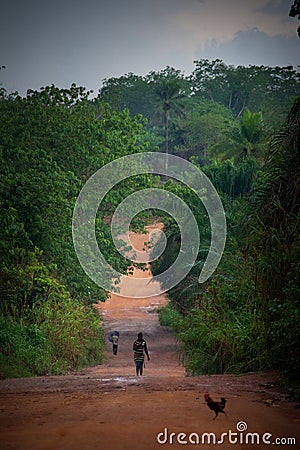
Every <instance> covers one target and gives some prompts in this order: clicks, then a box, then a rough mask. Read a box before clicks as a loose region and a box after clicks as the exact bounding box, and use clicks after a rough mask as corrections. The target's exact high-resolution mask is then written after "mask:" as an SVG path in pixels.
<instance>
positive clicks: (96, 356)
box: [0, 297, 104, 378]
mask: <svg viewBox="0 0 300 450" xmlns="http://www.w3.org/2000/svg"><path fill="white" fill-rule="evenodd" d="M103 348H104V337H103V329H102V327H101V318H100V316H99V315H98V314H97V312H96V311H95V310H93V309H92V308H91V307H90V306H86V305H83V304H82V303H81V302H80V301H79V300H74V299H71V298H69V297H66V298H51V299H48V300H47V301H46V302H44V303H35V305H34V306H33V308H31V309H27V311H26V312H25V313H24V315H23V317H22V319H18V318H16V317H15V318H13V317H10V316H6V317H4V316H1V317H0V377H1V378H11V377H26V376H33V375H46V374H62V373H65V372H66V371H68V370H74V369H80V368H81V367H83V366H84V365H88V364H96V363H100V362H101V360H102V355H103Z"/></svg>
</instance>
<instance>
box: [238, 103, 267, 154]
mask: <svg viewBox="0 0 300 450" xmlns="http://www.w3.org/2000/svg"><path fill="white" fill-rule="evenodd" d="M240 130H241V136H242V138H243V140H244V142H245V147H244V153H245V156H250V155H251V153H253V152H255V150H257V149H256V148H255V147H256V146H257V145H258V144H259V143H260V142H261V139H262V136H263V122H262V117H261V113H259V112H254V113H252V112H251V111H250V110H249V109H248V108H245V109H244V114H243V116H242V118H241V119H240Z"/></svg>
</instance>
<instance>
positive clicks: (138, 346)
mask: <svg viewBox="0 0 300 450" xmlns="http://www.w3.org/2000/svg"><path fill="white" fill-rule="evenodd" d="M132 348H133V359H134V362H135V368H136V374H137V375H143V368H144V358H145V355H146V356H147V358H148V361H150V356H149V353H148V348H147V343H146V341H145V339H144V338H143V333H139V334H138V336H137V339H136V340H135V341H134V343H133V347H132Z"/></svg>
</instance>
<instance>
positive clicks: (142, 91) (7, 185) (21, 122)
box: [0, 60, 300, 385]
mask: <svg viewBox="0 0 300 450" xmlns="http://www.w3.org/2000/svg"><path fill="white" fill-rule="evenodd" d="M299 86H300V75H299V72H298V71H297V70H295V69H294V68H293V67H275V68H270V67H264V66H260V67H258V66H250V67H242V66H239V67H232V66H227V65H225V64H224V63H223V62H222V61H220V60H216V61H208V60H201V61H196V62H195V70H194V71H193V73H192V74H191V75H190V76H184V75H183V74H182V73H181V72H180V71H178V70H175V69H173V68H170V67H167V68H166V69H164V70H162V71H160V72H150V73H149V74H148V75H147V76H144V77H141V76H137V75H134V74H127V75H124V76H122V77H120V78H111V79H108V80H104V83H103V86H102V87H101V89H100V90H99V94H98V96H97V97H96V98H94V99H93V100H89V93H88V92H86V90H85V89H84V88H79V87H76V86H72V87H71V88H70V89H69V90H62V89H57V88H56V87H54V86H51V87H47V88H44V89H42V90H41V91H40V92H32V91H30V92H28V94H27V96H26V97H25V98H21V97H19V96H18V95H7V94H6V93H5V90H2V97H1V100H0V118H1V121H0V136H1V141H0V149H1V155H0V157H1V204H0V208H1V215H0V221H1V227H0V233H1V238H0V252H1V267H0V276H1V290H0V297H1V314H2V316H1V321H0V324H1V326H0V330H1V331H0V333H1V334H0V356H1V359H0V361H1V373H0V375H1V376H15V375H28V374H41V373H59V372H63V371H65V370H69V369H71V368H76V367H80V366H82V365H84V364H89V363H94V362H96V361H101V354H102V347H103V336H102V331H101V324H100V323H99V321H100V318H99V316H97V315H95V312H94V311H93V309H92V307H91V305H92V304H93V302H95V301H98V300H105V295H106V294H105V292H103V291H101V289H99V288H98V287H97V286H96V285H94V284H93V283H92V282H91V281H89V279H88V278H87V276H86V275H85V274H84V272H83V271H82V269H81V268H80V265H79V264H78V261H77V259H76V255H75V252H74V249H73V244H72V236H71V222H72V211H73V208H74V204H75V199H76V197H77V195H78V193H79V191H80V189H81V187H82V186H83V184H84V182H85V181H86V180H87V179H88V178H89V176H90V175H91V174H93V173H94V172H95V171H96V170H97V169H99V168H100V167H102V166H103V165H105V164H106V163H108V162H109V161H112V160H114V159H116V158H118V157H120V156H123V155H126V154H132V153H137V152H142V151H145V150H151V151H157V150H159V151H163V152H166V153H170V154H175V155H178V156H181V157H183V158H186V159H188V160H190V161H192V162H193V163H194V164H196V165H198V166H199V167H201V169H202V170H203V171H204V173H205V174H206V175H207V176H208V177H209V178H210V180H211V181H212V183H213V184H214V186H215V187H216V189H217V190H218V192H219V195H220V196H221V198H222V202H223V205H224V209H225V212H226V220H227V225H228V233H227V243H226V248H225V251H224V254H223V257H222V260H221V263H220V265H219V266H218V268H217V270H216V272H215V273H214V274H213V276H212V277H211V278H210V279H209V280H208V281H207V282H205V283H204V284H202V285H200V284H199V283H198V276H199V272H200V269H201V267H202V265H203V263H204V260H205V257H206V255H207V252H208V248H209V244H210V225H209V220H208V218H207V216H206V213H205V209H204V207H203V205H202V204H201V203H200V204H199V200H198V198H197V197H196V195H195V194H194V193H193V192H191V190H189V189H188V188H187V187H186V186H183V185H181V184H180V183H177V182H174V180H171V179H169V180H167V179H165V178H163V179H161V180H158V183H159V186H160V188H162V189H167V190H170V191H172V192H174V193H176V194H177V195H179V196H180V197H181V198H183V200H184V201H185V202H186V203H187V204H189V206H190V208H191V210H192V211H193V214H194V216H195V218H196V220H197V223H198V226H199V230H200V235H201V249H200V252H199V255H198V258H197V261H196V263H195V265H194V267H193V268H192V270H191V271H190V273H189V275H188V276H187V277H186V278H185V279H184V280H183V281H182V282H181V283H179V284H178V285H177V286H176V287H174V288H173V289H172V290H171V291H169V293H168V294H169V299H170V302H169V304H168V306H167V307H166V308H165V309H163V310H162V311H161V321H162V323H164V324H167V325H169V326H171V327H172V329H173V330H174V332H175V334H176V336H177V338H178V341H179V343H180V346H181V349H182V356H183V362H184V364H185V366H186V369H187V371H188V373H190V374H198V373H223V372H245V371H253V370H266V369H279V370H280V371H281V373H282V374H283V376H284V377H285V378H286V379H288V380H289V383H290V384H294V385H296V380H297V376H298V373H299V369H300V368H299V361H300V357H299V356H300V355H299V344H298V342H299V337H300V336H299V327H298V326H297V323H299V297H300V296H299V281H298V280H299V278H300V276H299V261H298V255H299V186H300V178H299V175H300V168H299V154H300V148H299V132H300V123H299V105H300V102H299V95H300V89H299ZM156 182H157V180H156V179H153V178H151V177H147V176H143V177H135V178H134V179H130V180H128V182H126V183H120V185H118V186H117V187H115V188H114V189H113V190H112V192H110V193H109V195H107V198H106V199H105V202H104V204H101V208H100V211H99V214H98V216H97V222H96V235H97V238H98V239H99V241H100V242H101V249H102V250H105V257H106V258H107V260H108V261H109V262H110V263H111V264H112V265H113V266H114V267H115V268H117V269H118V270H119V271H120V272H125V271H126V270H127V269H128V265H129V263H128V261H126V260H123V259H122V258H120V257H119V255H118V253H117V252H116V249H115V248H114V245H113V242H112V241H111V238H110V230H109V227H108V226H107V225H108V224H109V220H110V217H111V215H112V213H113V211H114V209H115V207H116V206H117V205H118V203H119V202H120V201H121V200H122V199H123V198H125V197H126V196H127V195H128V194H130V193H132V192H134V191H135V190H137V189H140V188H144V187H148V186H153V185H154V184H155V183H156ZM154 214H156V215H159V216H160V218H161V219H162V220H163V221H164V223H165V232H166V235H167V238H168V246H167V248H166V250H165V252H164V253H163V255H162V256H161V258H159V259H158V260H157V261H155V262H154V263H153V264H152V269H153V272H154V273H155V274H156V273H159V272H163V271H164V270H165V269H166V268H167V267H169V266H170V264H171V263H172V262H173V261H174V259H175V258H176V255H177V253H178V251H179V248H180V231H179V228H178V226H177V225H176V223H175V222H174V220H173V219H172V218H171V217H170V216H168V215H164V214H163V213H161V212H158V211H154ZM138 219H139V218H138ZM141 223H142V221H141V220H137V221H136V225H137V226H140V224H141ZM62 324H64V326H62Z"/></svg>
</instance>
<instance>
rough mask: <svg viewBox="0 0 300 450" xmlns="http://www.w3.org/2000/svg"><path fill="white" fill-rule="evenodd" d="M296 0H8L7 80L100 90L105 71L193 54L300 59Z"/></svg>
mask: <svg viewBox="0 0 300 450" xmlns="http://www.w3.org/2000/svg"><path fill="white" fill-rule="evenodd" d="M292 3H293V0H48V1H47V2H45V1H43V0H39V1H37V0H27V1H24V0H23V1H20V0H10V1H5V2H2V6H1V26H0V66H1V65H5V66H6V69H5V70H1V71H0V83H2V85H3V86H4V87H5V88H6V89H7V90H8V91H9V92H11V91H14V90H17V91H18V92H19V93H20V94H22V95H23V94H25V93H26V90H27V89H39V88H40V87H42V86H46V85H49V84H52V83H54V84H55V85H57V86H59V87H69V86H70V85H71V83H73V82H74V83H76V84H78V85H83V86H85V87H86V88H88V89H93V90H94V91H95V93H97V92H98V89H99V87H100V86H101V81H102V80H103V79H104V78H110V77H119V76H122V75H124V74H126V73H129V72H133V73H135V74H138V75H146V74H147V73H149V72H150V71H151V70H156V71H158V70H161V69H164V68H165V67H166V66H167V65H168V66H172V67H175V68H176V69H180V70H182V71H183V72H184V73H185V74H189V73H191V71H192V70H193V68H194V64H193V61H194V60H198V59H201V58H208V59H216V58H221V59H223V60H224V61H225V63H227V64H233V65H239V64H240V65H245V66H247V65H249V64H257V65H266V66H276V65H278V66H286V65H293V66H295V67H296V66H297V65H298V64H300V39H299V38H298V36H297V32H296V29H297V26H298V21H297V19H293V18H290V17H289V16H288V14H289V10H290V7H291V5H292Z"/></svg>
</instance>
